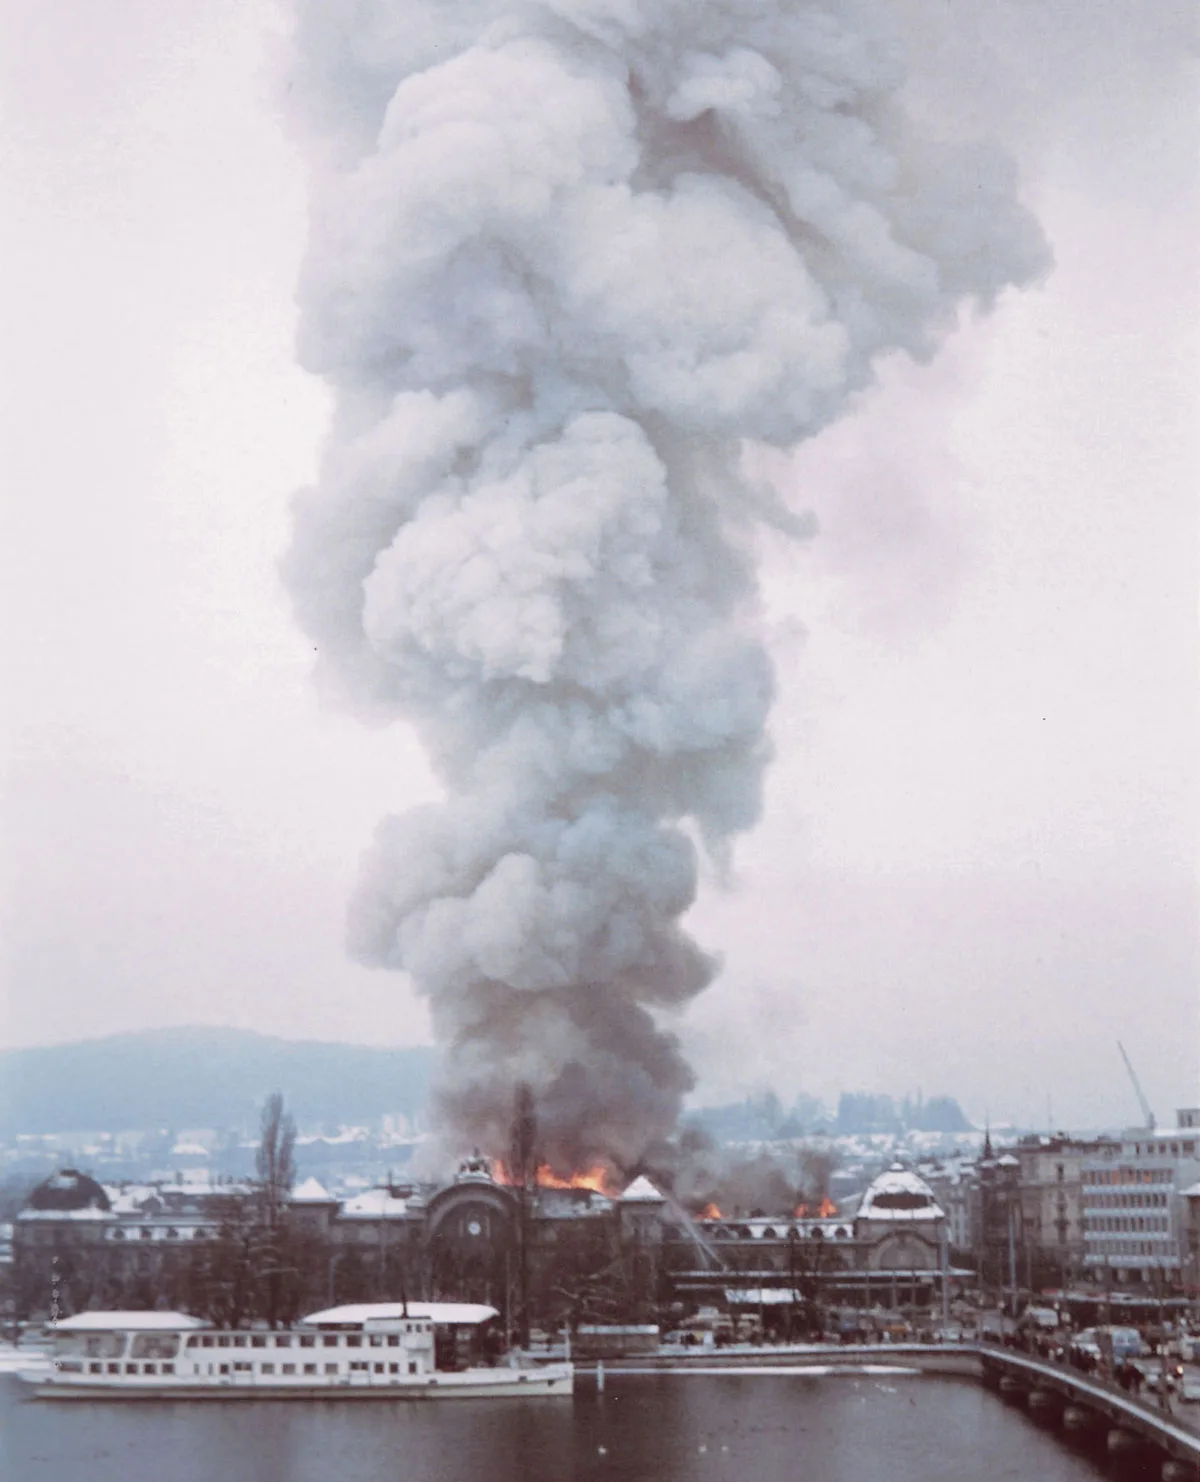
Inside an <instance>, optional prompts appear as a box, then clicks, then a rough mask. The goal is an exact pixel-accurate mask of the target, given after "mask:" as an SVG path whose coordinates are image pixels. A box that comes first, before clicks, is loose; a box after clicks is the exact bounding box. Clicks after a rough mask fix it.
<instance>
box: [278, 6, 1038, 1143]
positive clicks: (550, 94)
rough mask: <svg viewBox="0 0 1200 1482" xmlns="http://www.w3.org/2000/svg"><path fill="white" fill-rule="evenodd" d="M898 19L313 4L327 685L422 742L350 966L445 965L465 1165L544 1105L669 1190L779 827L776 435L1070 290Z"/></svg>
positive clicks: (364, 886) (552, 1132)
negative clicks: (1046, 296)
mask: <svg viewBox="0 0 1200 1482" xmlns="http://www.w3.org/2000/svg"><path fill="white" fill-rule="evenodd" d="M882 9H883V7H879V6H875V5H868V4H858V3H836V4H798V3H796V0H788V3H783V0H778V3H771V0H725V3H722V4H705V3H701V0H559V3H549V0H548V3H524V4H522V3H516V4H513V3H511V0H505V3H503V4H501V3H493V0H475V3H455V4H447V3H429V0H425V3H421V0H404V3H399V0H345V3H334V0H300V3H299V5H298V20H297V27H296V35H295V47H294V62H293V68H292V87H291V96H292V98H293V100H294V103H295V109H296V114H297V117H298V119H299V120H300V124H301V128H302V130H303V132H304V135H305V138H306V140H307V141H308V147H309V150H310V158H311V162H312V181H313V186H312V201H313V205H312V232H311V241H310V246H309V251H308V256H307V261H306V265H305V268H304V272H303V279H302V284H301V290H300V297H301V306H302V325H301V357H302V361H303V363H304V365H305V366H306V367H307V368H308V369H309V370H311V371H313V372H314V373H315V374H317V375H320V376H322V377H323V378H324V379H325V380H326V381H327V382H328V383H329V385H330V386H331V387H332V388H333V390H334V392H335V395H336V412H335V417H334V425H333V429H332V432H331V435H330V437H329V440H328V443H327V446H326V448H325V452H324V456H323V459H322V465H321V470H320V475H319V479H318V481H317V483H316V486H315V487H314V488H312V489H310V490H308V491H306V492H305V493H304V494H303V495H302V496H301V497H300V498H299V499H298V500H297V502H296V508H295V524H294V537H293V542H292V547H291V551H290V554H289V556H288V558H287V562H286V576H287V581H288V584H289V587H290V590H291V592H292V594H293V597H294V600H295V605H296V609H297V612H298V614H299V618H300V621H301V623H302V624H303V626H304V628H305V630H306V632H307V633H309V634H310V635H311V636H312V638H313V640H314V642H315V643H316V645H317V646H318V650H319V654H320V669H321V674H322V678H323V679H324V681H325V682H326V683H327V684H328V685H329V686H330V687H331V688H332V689H334V690H335V691H336V692H337V693H338V694H339V695H340V696H342V697H343V698H344V699H346V700H348V701H349V702H350V703H351V704H353V705H354V706H356V707H358V708H359V709H360V710H362V711H363V712H364V713H368V714H373V715H376V716H379V715H382V716H384V717H386V718H391V717H395V718H402V719H404V720H406V721H408V722H409V723H410V724H412V725H414V726H415V727H416V728H417V729H418V731H419V733H420V735H421V737H422V738H423V741H424V743H425V745H426V747H427V748H428V750H429V753H430V756H431V757H432V759H433V762H434V764H435V766H436V767H437V769H438V772H439V775H440V776H441V778H442V780H443V783H444V786H445V790H446V801H445V802H444V803H443V804H441V805H439V806H436V807H427V808H423V809H418V810H416V811H414V812H412V813H410V814H407V815H405V816H404V817H400V818H391V819H388V820H386V821H385V822H384V823H383V825H382V826H381V828H380V830H379V833H378V835H377V837H376V840H375V843H374V845H373V847H372V849H371V851H370V853H369V855H368V857H367V859H366V862H365V865H364V869H363V874H362V879H361V882H360V885H359V888H358V892H357V895H356V897H355V900H354V902H353V904H352V907H351V919H350V939H351V946H352V950H353V951H354V952H355V953H356V954H357V955H358V956H359V957H360V958H361V959H362V960H364V961H366V962H368V963H373V964H377V965H379V966H383V967H389V968H395V969H402V970H405V971H407V972H409V973H410V974H411V975H412V977H413V979H414V981H415V982H416V984H417V986H418V988H419V989H420V991H422V992H423V993H425V994H426V995H428V997H429V1000H430V1004H431V1008H432V1015H433V1021H434V1025H435V1029H436V1032H437V1034H438V1036H439V1038H440V1041H441V1043H442V1044H443V1046H444V1047H445V1048H446V1051H447V1055H446V1066H445V1075H444V1079H443V1086H442V1094H441V1105H442V1108H443V1111H444V1115H445V1117H446V1119H447V1127H448V1132H449V1135H450V1137H451V1138H452V1139H453V1140H455V1141H457V1142H458V1143H460V1144H463V1143H471V1142H478V1143H480V1144H482V1145H483V1146H485V1147H488V1148H490V1149H492V1150H494V1151H497V1152H502V1151H503V1149H504V1148H505V1147H506V1146H507V1140H508V1120H509V1117H510V1115H511V1107H512V1090H513V1086H514V1084H515V1083H516V1082H518V1081H525V1082H528V1083H529V1084H530V1085H531V1086H532V1087H533V1089H534V1091H535V1093H536V1095H537V1098H538V1118H539V1126H540V1135H541V1138H542V1142H543V1146H544V1150H545V1152H546V1155H547V1157H548V1158H549V1160H550V1161H551V1162H552V1163H554V1164H555V1165H556V1166H558V1167H559V1168H560V1169H563V1168H567V1167H574V1166H579V1165H580V1164H584V1163H591V1162H594V1161H597V1160H601V1159H607V1160H609V1161H610V1162H612V1163H615V1164H616V1165H618V1166H620V1167H622V1168H628V1167H631V1166H633V1165H635V1164H636V1163H637V1162H638V1160H639V1159H640V1158H641V1157H642V1156H643V1155H644V1154H645V1153H646V1151H647V1149H650V1148H652V1147H653V1146H655V1145H656V1144H658V1143H659V1142H661V1140H662V1139H664V1138H665V1137H667V1136H668V1135H669V1134H670V1132H671V1130H672V1129H673V1127H674V1125H675V1122H676V1118H677V1115H678V1111H679V1108H680V1105H681V1102H682V1098H683V1096H684V1095H685V1094H686V1092H687V1090H688V1089H689V1087H690V1085H691V1082H692V1078H691V1073H690V1071H689V1069H688V1067H687V1065H686V1063H685V1062H684V1060H683V1058H682V1056H681V1054H680V1051H679V1047H678V1045H677V1043H676V1040H675V1038H674V1036H673V1035H672V1034H671V1033H669V1032H668V1031H667V1030H666V1029H665V1028H663V1027H662V1023H661V1020H662V1016H663V1015H664V1014H666V1013H668V1012H670V1011H674V1010H678V1009H680V1008H682V1007H683V1006H684V1005H686V1004H687V1002H688V1001H689V1000H690V999H692V998H693V997H694V996H695V995H696V994H697V993H699V992H700V991H701V990H702V989H703V988H704V987H705V985H706V984H707V983H708V982H709V981H711V979H712V977H713V974H714V973H715V971H716V968H717V964H716V962H715V960H714V959H713V958H712V957H710V956H709V955H707V954H706V953H704V952H703V951H701V950H700V949H699V947H698V946H697V945H696V944H695V943H694V942H693V941H692V940H691V939H690V938H689V937H688V936H687V935H686V934H685V933H684V932H683V931H682V929H681V927H680V924H679V923H680V918H681V917H682V915H683V914H684V912H685V911H686V910H687V909H688V907H689V906H690V904H691V903H692V901H693V898H694V895H695V889H696V874H697V860H698V854H697V851H698V849H704V850H706V851H708V852H709V853H710V854H712V855H713V856H714V857H715V858H717V859H718V860H721V859H723V858H724V856H725V853H726V851H727V850H728V847H729V843H730V841H731V839H732V838H733V837H734V836H735V835H736V834H737V833H738V832H740V831H743V830H745V829H747V828H749V827H750V826H751V825H752V824H753V823H754V822H755V821H756V819H757V817H758V814H759V808H760V796H761V786H762V774H763V769H764V767H765V765H766V763H767V760H768V747H767V744H766V739H765V722H766V718H767V714H768V711H769V708H770V704H771V699H772V691H773V675H772V669H771V664H770V662H769V659H768V656H767V653H766V651H765V648H764V644H763V639H762V630H761V623H760V615H759V612H758V609H757V603H756V590H755V576H754V564H753V558H752V547H753V532H754V529H755V527H756V526H759V525H761V524H762V523H763V522H764V521H765V522H767V523H769V524H774V525H783V526H785V527H786V526H787V525H788V524H789V523H790V522H792V521H793V519H794V517H793V516H792V515H790V514H789V512H787V511H780V510H777V509H773V508H772V506H771V503H770V501H769V500H767V499H765V498H764V495H763V492H762V490H761V489H760V488H759V487H757V485H756V484H755V482H754V480H753V479H752V478H751V477H750V476H749V475H748V474H747V473H746V472H745V469H746V466H747V463H746V459H745V457H744V453H745V450H746V446H747V444H748V443H749V442H754V441H757V442H759V443H765V444H770V445H774V446H780V447H786V446H790V445H792V444H794V443H796V442H797V441H799V440H801V439H803V438H805V437H808V436H811V435H812V434H813V433H815V432H816V431H817V430H819V429H820V428H821V427H822V426H824V425H826V424H827V423H828V422H829V421H830V420H831V419H833V418H835V417H836V416H837V415H838V414H839V412H840V411H841V410H842V409H843V408H844V407H845V406H846V404H847V401H848V398H849V397H850V396H851V395H852V394H853V392H854V391H855V390H857V389H858V388H861V387H862V386H863V385H865V384H866V383H867V382H868V381H869V379H870V376H871V367H872V360H873V358H874V357H876V356H878V355H879V354H880V353H881V352H884V351H888V350H897V349H898V350H902V351H905V352H907V353H909V354H910V355H913V356H915V357H920V358H924V357H928V356H930V355H931V354H932V353H933V352H934V349H935V348H936V345H937V342H938V339H939V336H940V335H942V334H943V333H944V332H945V331H946V330H947V329H948V328H949V327H950V326H951V325H952V324H953V322H954V319H955V316H956V314H957V313H958V310H959V307H960V304H961V303H962V302H963V301H964V300H969V301H973V302H974V303H976V304H977V305H979V306H981V307H983V308H987V307H989V306H990V305H991V304H992V303H993V302H994V301H995V298H996V296H997V294H998V293H999V292H1000V291H1001V290H1002V289H1003V288H1004V287H1005V286H1006V285H1008V284H1011V283H1020V282H1025V281H1028V280H1029V279H1030V278H1031V277H1032V276H1033V275H1034V274H1035V273H1037V272H1038V271H1039V270H1040V269H1041V268H1042V266H1043V264H1044V249H1043V244H1042V241H1041V237H1040V234H1039V232H1038V230H1037V228H1036V226H1035V225H1034V223H1033V222H1032V221H1031V219H1030V218H1029V217H1028V216H1027V214H1026V213H1025V212H1024V211H1023V210H1022V209H1021V208H1020V207H1019V206H1018V205H1017V204H1016V201H1015V193H1014V181H1013V172H1012V169H1011V167H1010V165H1009V164H1008V162H1007V161H1006V160H1005V158H1004V157H1003V156H1002V155H1000V154H998V153H996V152H995V151H992V150H990V149H987V148H984V147H981V146H975V147H971V148H967V149H962V148H950V147H948V146H946V145H945V144H937V145H934V144H931V143H926V142H923V141H922V140H921V139H920V138H918V137H917V136H916V135H915V133H914V132H913V130H912V129H911V128H910V127H909V125H908V123H907V122H906V119H905V116H904V114H903V112H902V111H901V109H900V107H899V105H898V101H897V96H898V91H899V89H900V88H901V86H902V84H903V80H904V79H903V69H902V67H901V65H900V63H899V60H898V57H899V52H898V50H897V48H896V46H895V44H894V40H893V38H891V37H890V36H889V34H888V32H887V29H886V26H885V25H883V24H882V23H881V21H880V18H879V13H880V11H881V10H882Z"/></svg>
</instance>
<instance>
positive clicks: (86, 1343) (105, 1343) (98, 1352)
mask: <svg viewBox="0 0 1200 1482" xmlns="http://www.w3.org/2000/svg"><path fill="white" fill-rule="evenodd" d="M81 1336H82V1338H83V1345H82V1348H80V1347H77V1346H76V1345H77V1343H78V1339H76V1342H75V1343H72V1344H71V1345H70V1347H62V1346H61V1345H62V1343H63V1338H62V1337H61V1336H60V1337H59V1340H58V1341H59V1345H60V1348H59V1351H60V1352H63V1353H83V1354H84V1356H85V1357H87V1358H120V1356H121V1355H122V1354H123V1353H124V1352H125V1334H124V1333H84V1334H82V1335H81Z"/></svg>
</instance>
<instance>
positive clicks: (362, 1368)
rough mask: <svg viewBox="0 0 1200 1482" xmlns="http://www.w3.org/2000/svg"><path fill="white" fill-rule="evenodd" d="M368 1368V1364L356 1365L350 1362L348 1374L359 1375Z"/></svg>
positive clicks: (352, 1361)
mask: <svg viewBox="0 0 1200 1482" xmlns="http://www.w3.org/2000/svg"><path fill="white" fill-rule="evenodd" d="M369 1367H370V1365H369V1364H362V1363H356V1362H355V1361H354V1360H351V1363H350V1372H351V1373H352V1374H361V1373H363V1372H364V1371H365V1370H366V1369H368V1368H369Z"/></svg>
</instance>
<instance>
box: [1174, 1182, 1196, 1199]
mask: <svg viewBox="0 0 1200 1482" xmlns="http://www.w3.org/2000/svg"><path fill="white" fill-rule="evenodd" d="M1179 1192H1180V1194H1181V1195H1182V1197H1183V1198H1184V1199H1196V1198H1200V1184H1193V1185H1192V1186H1191V1188H1190V1189H1180V1191H1179Z"/></svg>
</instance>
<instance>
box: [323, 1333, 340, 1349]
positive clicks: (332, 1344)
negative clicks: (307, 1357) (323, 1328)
mask: <svg viewBox="0 0 1200 1482" xmlns="http://www.w3.org/2000/svg"><path fill="white" fill-rule="evenodd" d="M321 1342H322V1344H323V1345H324V1347H326V1348H336V1347H337V1345H338V1339H337V1334H336V1333H326V1334H325V1336H324V1337H323V1338H322V1339H321Z"/></svg>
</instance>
